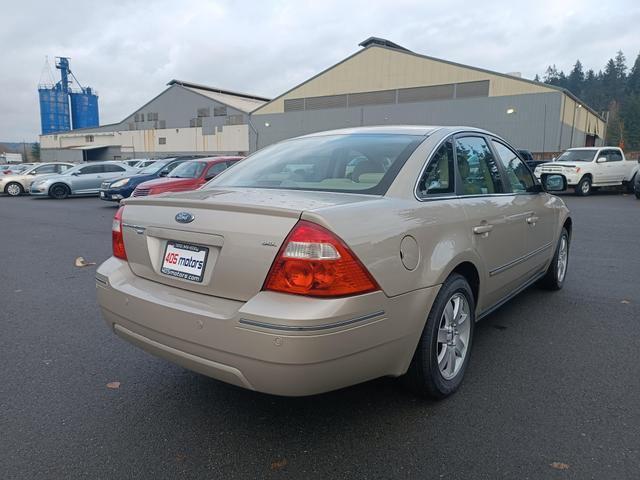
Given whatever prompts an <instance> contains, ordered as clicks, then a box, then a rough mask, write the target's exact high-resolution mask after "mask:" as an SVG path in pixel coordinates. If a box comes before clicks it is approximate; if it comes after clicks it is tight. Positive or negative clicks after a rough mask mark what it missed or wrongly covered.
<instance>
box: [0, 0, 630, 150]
mask: <svg viewBox="0 0 640 480" xmlns="http://www.w3.org/2000/svg"><path fill="white" fill-rule="evenodd" d="M1 11H2V17H1V19H2V20H1V22H0V66H1V68H2V70H1V71H2V73H1V74H0V141H22V140H23V139H24V140H27V141H34V140H36V139H37V135H38V133H39V132H40V121H39V107H38V92H37V85H38V82H39V80H40V78H41V73H42V69H43V66H44V63H45V56H49V60H50V63H51V65H52V67H53V57H55V56H68V57H71V58H72V60H71V67H72V70H73V72H74V73H75V75H76V76H77V78H78V79H79V80H80V82H81V83H82V84H83V85H85V86H91V87H93V88H94V89H95V90H97V91H98V93H99V95H100V121H101V123H112V122H116V121H120V120H121V119H122V118H124V117H125V116H126V115H128V114H129V113H131V112H132V111H133V110H134V109H136V108H137V107H139V106H141V105H142V104H144V103H145V102H147V101H148V100H149V99H151V98H152V97H154V96H155V95H157V94H158V93H159V92H160V91H161V90H163V89H164V88H165V85H166V83H167V82H168V81H169V80H171V79H173V78H177V79H181V80H187V81H192V82H196V83H203V84H206V85H212V86H217V87H220V88H227V89H231V90H239V91H246V92H249V93H255V94H258V95H264V96H269V97H271V96H276V95H278V94H280V93H282V92H284V91H285V90H288V89H289V88H291V87H292V86H294V85H296V84H298V83H300V82H302V81H304V80H306V79H307V78H309V77H310V76H312V75H314V74H316V73H318V72H319V71H321V70H323V69H325V68H327V67H329V66H331V65H333V64H334V63H336V62H338V61H340V60H342V59H343V58H344V57H346V56H347V55H350V54H352V53H353V52H355V51H356V50H358V49H359V47H358V46H357V45H358V43H359V42H360V41H362V40H364V39H365V38H367V37H369V36H372V35H374V36H380V37H385V38H388V39H390V40H392V41H394V42H396V43H399V44H400V45H402V46H405V47H407V48H409V49H410V50H413V51H415V52H418V53H423V54H425V55H431V56H435V57H439V58H443V59H448V60H452V61H455V62H460V63H466V64H470V65H474V66H478V67H483V68H487V69H490V70H495V71H499V72H512V71H519V72H522V73H523V75H524V76H525V77H528V78H533V76H534V75H535V74H536V73H540V74H542V73H543V72H544V70H545V69H546V67H547V65H549V64H554V63H555V64H556V65H557V66H558V68H561V69H564V70H565V71H567V70H570V69H571V66H572V65H573V64H574V63H575V61H576V59H577V58H579V59H580V60H581V61H582V62H583V64H584V65H585V67H591V68H594V69H596V70H598V69H600V68H602V67H603V66H604V64H605V62H606V61H607V60H608V59H609V58H610V57H612V56H614V55H615V53H616V51H617V50H620V49H621V50H622V51H623V52H624V53H625V55H626V56H627V63H628V64H629V66H631V65H632V63H633V61H634V59H635V57H636V56H637V55H638V53H639V52H640V2H639V1H638V0H626V1H608V2H603V1H602V0H600V1H590V0H582V1H577V0H551V1H548V0H539V1H538V2H526V3H525V2H523V4H522V5H518V3H517V2H514V1H513V0H511V1H500V0H494V1H492V0H488V1H485V2H475V1H452V2H440V3H437V2H432V1H426V0H415V1H413V0H394V1H392V2H389V1H384V2H382V1H380V2H378V1H375V0H369V1H363V2H358V1H348V0H339V1H334V0H320V1H302V0H291V1H268V0H263V1H246V2H241V1H217V0H216V1H214V0H186V1H176V0H172V1H168V0H167V1H164V0H161V1H153V0H145V1H133V0H132V1H119V2H117V1H112V2H111V1H107V2H105V1H101V2H93V1H89V0H87V1H82V2H80V1H77V2H73V1H67V0H56V1H53V2H36V1H31V0H20V1H16V2H3V6H2V10H1ZM54 75H56V76H57V72H55V71H54ZM46 78H47V76H46V75H45V77H43V80H45V79H46Z"/></svg>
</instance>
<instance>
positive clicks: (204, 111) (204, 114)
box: [198, 107, 211, 117]
mask: <svg viewBox="0 0 640 480" xmlns="http://www.w3.org/2000/svg"><path fill="white" fill-rule="evenodd" d="M198 116H199V117H210V116H211V110H210V109H209V107H207V108H199V109H198Z"/></svg>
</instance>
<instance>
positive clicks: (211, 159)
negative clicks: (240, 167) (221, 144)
mask: <svg viewBox="0 0 640 480" xmlns="http://www.w3.org/2000/svg"><path fill="white" fill-rule="evenodd" d="M243 158H244V157H241V156H235V155H225V156H222V155H221V156H219V157H205V158H194V159H193V160H187V161H186V162H185V163H191V162H205V163H218V162H224V161H225V160H242V159H243Z"/></svg>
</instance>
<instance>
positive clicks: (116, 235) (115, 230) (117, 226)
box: [111, 206, 127, 260]
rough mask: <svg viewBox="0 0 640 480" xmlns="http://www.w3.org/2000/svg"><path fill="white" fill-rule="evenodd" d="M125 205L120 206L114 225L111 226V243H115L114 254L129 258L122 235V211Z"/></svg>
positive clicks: (114, 218)
mask: <svg viewBox="0 0 640 480" xmlns="http://www.w3.org/2000/svg"><path fill="white" fill-rule="evenodd" d="M123 210H124V206H122V207H120V208H119V209H118V211H117V212H116V215H115V217H113V225H112V226H111V244H112V245H113V256H114V257H117V258H121V259H122V260H126V259H127V252H126V250H125V249H124V237H123V236H122V211H123Z"/></svg>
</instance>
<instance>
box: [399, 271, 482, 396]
mask: <svg viewBox="0 0 640 480" xmlns="http://www.w3.org/2000/svg"><path fill="white" fill-rule="evenodd" d="M458 302H459V303H458ZM456 305H457V308H456ZM447 312H448V313H447ZM474 324H475V300H474V296H473V292H472V291H471V287H470V286H469V283H468V282H467V280H466V279H465V278H464V277H463V276H462V275H458V274H456V273H454V274H452V275H451V276H450V277H449V278H448V279H447V280H446V281H445V282H444V284H443V285H442V287H441V288H440V291H439V292H438V295H437V296H436V299H435V301H434V302H433V305H432V306H431V311H430V312H429V316H428V317H427V321H426V324H425V327H424V330H423V331H422V335H421V337H420V342H419V343H418V346H417V348H416V351H415V353H414V355H413V359H412V360H411V365H410V366H409V369H408V371H407V373H406V374H405V375H404V377H403V383H404V384H405V386H407V387H408V388H409V389H410V390H411V391H413V392H414V393H416V394H417V395H420V396H422V397H429V398H433V399H442V398H445V397H447V396H449V395H451V394H452V393H454V392H455V391H456V390H457V389H458V387H459V386H460V384H461V383H462V379H463V377H464V372H465V370H466V369H467V365H468V363H469V356H470V353H471V345H472V344H473V330H474ZM460 341H462V343H460Z"/></svg>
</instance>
